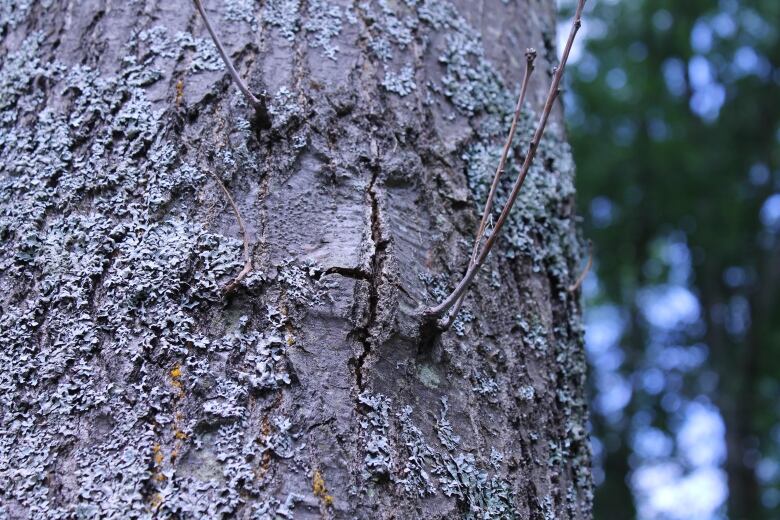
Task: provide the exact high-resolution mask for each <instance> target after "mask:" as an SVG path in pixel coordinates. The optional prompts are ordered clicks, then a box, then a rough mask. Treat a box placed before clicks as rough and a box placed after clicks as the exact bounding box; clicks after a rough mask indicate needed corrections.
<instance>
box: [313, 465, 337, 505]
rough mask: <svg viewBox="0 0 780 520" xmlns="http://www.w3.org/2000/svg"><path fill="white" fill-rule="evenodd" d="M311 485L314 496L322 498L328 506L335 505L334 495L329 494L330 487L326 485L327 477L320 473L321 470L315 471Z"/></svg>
mask: <svg viewBox="0 0 780 520" xmlns="http://www.w3.org/2000/svg"><path fill="white" fill-rule="evenodd" d="M311 487H312V491H314V496H316V497H319V498H321V499H322V503H323V504H325V506H326V507H330V506H332V505H333V496H332V495H329V494H328V488H327V486H325V479H324V478H323V476H322V473H320V470H315V471H314V477H313V478H312V485H311Z"/></svg>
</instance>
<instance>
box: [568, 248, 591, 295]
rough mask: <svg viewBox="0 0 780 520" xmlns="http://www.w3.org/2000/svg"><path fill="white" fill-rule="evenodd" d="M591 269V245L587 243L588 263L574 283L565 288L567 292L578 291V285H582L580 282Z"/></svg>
mask: <svg viewBox="0 0 780 520" xmlns="http://www.w3.org/2000/svg"><path fill="white" fill-rule="evenodd" d="M591 267H593V243H592V242H590V241H588V263H587V264H585V269H583V270H582V272H581V273H580V275H579V276H578V277H577V279H576V280H575V281H574V283H573V284H571V285H570V286H569V287H567V289H566V290H567V291H569V292H574V291H576V290H577V289H579V288H580V285H582V282H583V281H584V280H585V277H587V276H588V273H589V272H590V268H591Z"/></svg>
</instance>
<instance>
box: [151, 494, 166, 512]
mask: <svg viewBox="0 0 780 520" xmlns="http://www.w3.org/2000/svg"><path fill="white" fill-rule="evenodd" d="M162 503H163V496H162V495H161V494H160V493H155V494H154V495H152V500H151V504H152V509H157V508H158V507H160V506H161V505H162Z"/></svg>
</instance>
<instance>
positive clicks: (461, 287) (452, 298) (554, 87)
mask: <svg viewBox="0 0 780 520" xmlns="http://www.w3.org/2000/svg"><path fill="white" fill-rule="evenodd" d="M584 7H585V0H579V1H578V2H577V10H576V11H575V13H574V20H573V21H572V25H571V29H570V31H569V37H568V39H567V40H566V46H565V47H564V49H563V54H562V56H561V62H560V64H559V65H558V67H556V69H555V73H554V74H553V79H552V82H551V83H550V90H549V91H548V93H547V100H546V101H545V103H544V109H543V110H542V115H541V117H540V119H539V123H538V125H537V127H536V131H535V132H534V136H533V139H532V140H531V144H530V146H529V149H528V153H527V154H526V156H525V161H524V162H523V166H522V168H521V170H520V175H519V176H518V177H517V180H516V181H515V184H514V186H513V187H512V192H511V193H510V195H509V199H508V200H507V202H506V204H505V205H504V208H503V209H502V210H501V214H500V215H499V217H498V220H497V221H496V225H495V226H494V228H493V231H492V233H491V234H490V236H489V237H488V238H487V240H486V241H485V245H484V247H483V248H482V250H481V252H480V253H479V255H478V256H477V260H476V262H475V263H473V264H470V266H469V268H468V270H467V271H466V274H465V275H464V276H463V279H462V280H461V281H460V283H459V284H458V285H457V287H455V289H454V290H453V291H452V293H450V295H449V296H447V298H445V299H444V301H442V302H441V303H439V304H438V305H436V306H434V307H429V308H427V309H425V310H424V311H423V317H424V319H426V320H439V319H440V318H441V317H442V316H444V314H445V313H446V312H447V311H448V310H450V309H451V308H452V306H453V305H455V303H456V302H457V301H458V299H459V298H460V297H461V296H462V295H463V294H464V293H465V291H466V290H467V289H468V288H469V285H470V284H471V282H472V281H473V280H474V277H475V276H476V274H477V272H478V271H479V269H480V268H481V267H482V264H484V263H485V260H486V259H487V257H488V254H489V253H490V250H491V249H492V248H493V245H494V244H495V242H496V240H497V239H498V236H499V232H500V231H501V228H502V227H503V226H504V223H505V222H506V219H507V218H508V217H509V212H510V211H511V210H512V207H513V206H514V203H515V201H516V200H517V196H518V195H519V193H520V188H522V186H523V182H525V178H526V176H527V175H528V171H529V170H530V168H531V163H532V162H533V160H534V156H535V155H536V150H537V149H538V148H539V143H540V142H541V140H542V135H544V129H545V127H546V126H547V120H548V119H549V117H550V112H551V111H552V108H553V105H554V103H555V100H556V99H557V97H558V94H559V93H560V89H559V87H560V83H561V79H562V78H563V71H564V69H565V67H566V61H567V60H568V59H569V54H570V53H571V48H572V45H573V44H574V38H575V37H576V35H577V31H579V29H580V26H581V25H582V10H583V9H584ZM437 325H438V326H439V327H440V328H441V327H442V325H447V323H446V321H445V322H444V323H442V322H441V321H438V322H437Z"/></svg>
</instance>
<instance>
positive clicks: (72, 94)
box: [0, 0, 592, 519]
mask: <svg viewBox="0 0 780 520" xmlns="http://www.w3.org/2000/svg"><path fill="white" fill-rule="evenodd" d="M205 4H206V5H205V7H206V10H207V12H208V13H209V17H210V19H211V20H212V23H213V24H214V25H215V28H216V30H217V31H218V33H219V34H220V35H221V37H222V39H223V42H224V43H225V46H226V47H227V50H228V53H229V54H230V55H231V56H232V57H233V59H234V61H235V63H236V67H237V69H238V71H239V73H240V74H242V75H243V76H244V77H245V78H246V79H247V81H248V83H249V86H250V88H251V89H252V90H253V91H254V92H256V93H258V94H260V93H261V92H263V91H265V92H267V94H268V100H269V113H270V116H271V128H263V127H262V125H260V124H258V122H257V121H255V119H254V117H253V110H252V109H251V108H250V107H249V106H247V104H246V102H245V101H244V100H243V98H242V96H241V94H240V93H239V92H238V90H237V88H236V87H235V85H234V84H233V83H231V81H230V79H229V77H228V75H227V73H226V71H225V68H224V66H223V64H222V62H221V61H220V59H219V56H218V55H217V53H216V50H215V48H214V46H213V44H212V43H211V40H210V39H209V38H208V35H207V33H206V31H205V28H204V27H203V24H202V20H200V19H199V18H198V16H197V14H196V11H195V8H194V6H193V5H192V3H191V2H188V1H185V0H178V1H174V2H157V1H154V0H136V1H127V0H121V1H119V0H102V1H100V0H84V1H72V0H71V1H62V2H52V1H51V0H49V1H45V0H41V1H37V2H16V3H14V2H10V3H9V2H4V3H2V4H1V6H0V12H2V17H1V18H0V24H2V25H1V26H0V27H1V28H0V30H1V31H2V32H0V34H1V35H2V39H1V43H0V52H1V53H2V55H3V60H2V62H3V63H2V66H1V68H0V125H2V130H1V131H0V153H2V157H3V160H2V162H1V163H0V168H1V170H0V190H1V193H2V197H1V198H0V240H2V252H0V268H1V271H0V288H1V289H2V296H1V297H0V347H1V348H0V363H2V369H0V390H1V392H0V414H1V416H2V428H0V518H104V517H118V518H152V517H154V518H219V517H236V518H258V519H260V518H296V519H297V518H301V519H306V518H388V519H389V518H398V519H406V518H426V519H429V518H442V519H444V518H480V519H483V518H501V519H503V518H532V519H552V518H588V517H590V510H591V496H592V495H591V480H590V458H589V457H590V456H589V447H588V441H587V434H586V420H587V411H586V405H585V402H584V377H585V362H584V357H583V351H582V330H581V320H580V311H579V304H578V301H577V298H576V295H572V294H570V293H569V292H567V290H566V287H567V286H568V285H569V284H571V282H572V281H573V280H574V279H576V277H577V275H578V274H579V268H578V262H577V260H578V259H579V258H580V255H581V247H580V242H579V240H578V237H577V234H576V230H575V222H574V215H573V211H574V210H573V195H574V189H573V175H574V172H573V164H572V160H571V154H570V151H569V148H568V145H567V144H566V141H565V136H564V134H563V129H562V125H561V114H560V113H556V114H554V120H553V124H552V126H551V127H550V128H548V132H547V134H548V136H547V137H546V138H545V139H544V140H543V141H542V143H541V146H540V149H539V152H538V155H537V160H536V165H535V166H534V168H533V169H532V171H531V172H530V175H529V178H528V180H527V182H526V186H525V188H524V191H523V194H522V195H521V199H520V200H519V201H518V207H517V208H516V209H515V210H514V212H513V214H512V218H511V223H510V225H508V226H507V228H505V230H506V231H505V237H504V238H502V240H501V241H500V242H499V247H497V248H496V250H494V252H493V254H492V255H491V257H490V259H489V261H488V263H487V264H486V268H485V269H483V271H482V272H481V273H480V275H479V276H478V277H477V279H476V282H475V284H474V286H473V288H472V289H471V290H470V292H469V295H468V298H467V299H466V303H465V304H464V307H463V310H462V311H461V314H460V316H459V318H458V319H457V320H456V322H455V324H454V326H453V328H452V329H451V330H450V331H448V332H446V333H444V334H441V335H439V336H434V337H431V336H428V335H421V333H420V327H419V318H418V311H419V309H421V308H422V306H423V305H427V304H430V303H432V302H434V301H436V300H437V299H441V298H442V297H443V296H445V294H446V292H448V291H449V290H451V289H452V288H453V287H454V286H455V284H457V282H458V280H459V278H460V277H461V276H462V274H463V272H464V271H465V269H466V267H467V266H468V261H469V256H470V251H471V244H472V240H473V233H474V232H475V229H476V228H477V225H478V218H479V208H480V207H481V204H482V203H483V202H484V200H483V199H484V197H485V196H486V194H487V187H488V186H489V183H490V179H491V177H492V171H493V168H495V164H496V161H497V160H498V156H499V151H500V149H501V146H502V139H503V136H504V135H505V134H506V130H507V128H508V123H509V121H510V119H511V114H512V108H513V102H514V97H515V96H516V94H517V90H518V89H519V80H520V75H521V72H522V68H523V63H524V51H525V48H526V47H529V46H533V47H537V48H539V49H540V50H541V51H542V52H541V53H540V59H539V60H538V61H537V74H536V77H535V78H534V79H533V81H532V83H531V89H530V95H529V98H530V103H529V104H528V106H527V107H526V110H525V112H526V115H525V116H524V118H523V121H522V122H521V125H520V129H519V131H518V136H517V139H516V141H517V142H516V145H515V147H514V149H513V157H512V158H511V160H510V166H509V168H508V169H507V174H506V175H505V177H506V183H507V184H506V185H505V187H504V188H502V189H503V195H502V197H505V195H506V192H507V189H506V186H508V185H509V183H511V181H512V180H513V177H514V175H516V173H517V165H518V163H519V162H521V161H520V160H521V159H522V154H523V153H524V150H526V149H527V143H528V141H529V139H530V134H531V130H532V127H533V124H534V122H535V120H536V118H537V117H538V110H539V109H540V108H541V105H542V101H543V96H544V93H545V91H546V87H547V85H548V82H549V79H550V75H551V72H552V66H553V64H554V63H553V62H554V58H555V55H554V47H553V38H554V24H555V13H554V7H555V6H554V2H552V1H550V2H540V1H538V0H509V1H506V0H487V1H482V2H475V1H472V0H460V1H454V2H452V3H450V2H449V1H445V0H378V1H366V2H362V1H361V2H354V3H353V2H349V1H336V0H264V1H262V2H255V1H253V0H229V1H225V2H217V1H206V2H205ZM558 112H559V111H558ZM519 159H520V160H519ZM219 183H222V184H224V186H225V187H226V188H227V190H228V191H229V192H230V193H231V194H232V196H233V198H234V199H235V201H236V202H237V205H238V207H239V208H240V211H241V213H242V215H243V218H244V220H245V221H246V224H247V231H248V240H249V242H250V245H251V253H252V261H253V270H252V272H251V273H250V274H249V276H247V277H246V278H245V279H244V280H242V282H241V283H240V285H239V286H238V288H237V289H236V290H235V291H234V292H232V293H231V294H230V295H227V296H223V294H222V288H223V287H224V286H225V285H226V284H228V283H229V282H230V281H231V280H232V279H233V277H235V276H236V274H237V273H238V272H239V271H240V270H241V268H242V266H243V261H242V253H241V241H242V235H241V232H240V229H239V226H238V222H237V220H236V216H235V214H234V212H233V211H232V209H231V206H230V205H229V203H228V201H227V199H226V198H225V195H224V193H223V192H222V190H221V187H220V185H219ZM497 209H498V210H500V205H499V207H498V208H497Z"/></svg>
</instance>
